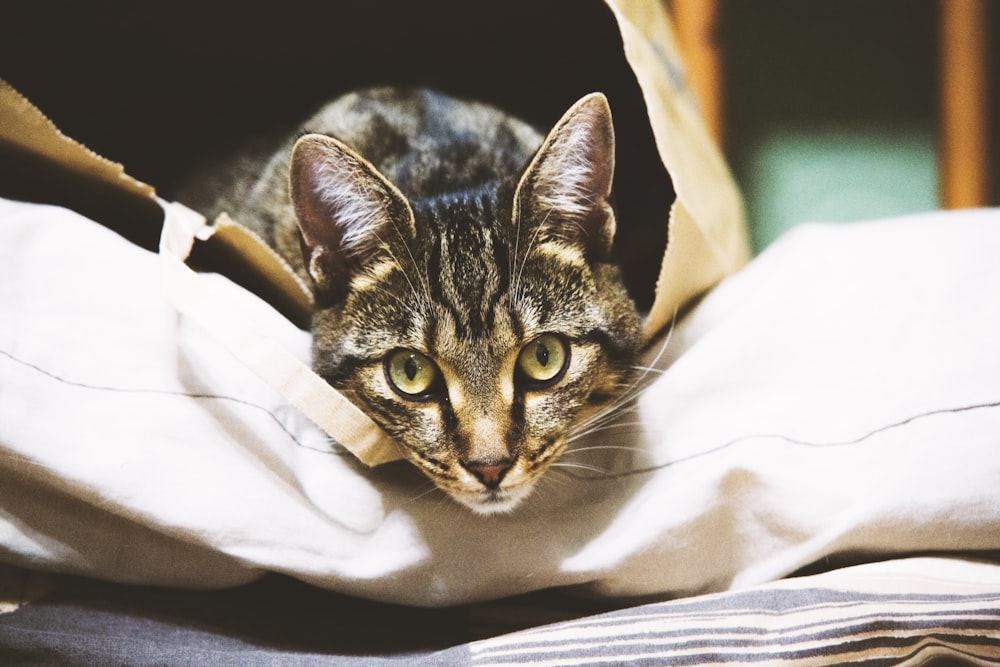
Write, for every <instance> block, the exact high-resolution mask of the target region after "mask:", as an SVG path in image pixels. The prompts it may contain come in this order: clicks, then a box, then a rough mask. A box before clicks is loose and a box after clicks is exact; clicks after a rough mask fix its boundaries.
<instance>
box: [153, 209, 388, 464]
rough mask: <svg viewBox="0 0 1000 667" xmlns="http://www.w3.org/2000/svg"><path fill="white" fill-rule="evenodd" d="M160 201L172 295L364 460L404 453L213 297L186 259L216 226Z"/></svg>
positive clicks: (165, 273) (165, 278)
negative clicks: (199, 241) (197, 241)
mask: <svg viewBox="0 0 1000 667" xmlns="http://www.w3.org/2000/svg"><path fill="white" fill-rule="evenodd" d="M160 204H161V205H162V207H163V210H164V221H163V231H162V233H161V236H160V266H161V271H162V282H163V287H164V291H165V294H166V297H167V299H168V301H169V302H170V303H171V304H173V306H174V307H175V308H176V309H177V310H178V311H179V312H181V313H183V314H184V315H185V316H187V317H190V318H191V319H192V320H194V321H195V322H197V323H198V324H199V325H201V326H202V327H203V328H204V329H205V330H207V331H208V332H209V333H210V334H211V335H212V336H214V337H215V338H216V339H217V340H218V341H219V342H220V343H222V344H223V345H224V346H225V347H226V348H227V349H228V350H229V351H230V352H231V353H232V354H233V356H235V357H236V358H237V359H239V360H240V361H241V362H242V363H243V364H244V365H245V366H246V367H247V368H249V369H250V370H251V371H253V372H254V373H256V374H257V376H258V377H260V378H261V379H262V380H263V381H264V382H265V383H267V384H268V385H269V386H270V387H271V388H272V389H274V390H275V391H277V392H278V393H279V394H281V395H282V396H284V397H285V398H286V399H287V400H288V402H289V403H291V404H292V405H293V406H295V407H296V408H297V409H298V410H299V411H301V412H302V413H303V414H304V415H305V416H306V417H308V418H309V419H311V420H312V421H313V422H314V423H315V424H316V425H317V426H319V427H320V428H322V429H323V430H324V431H325V432H326V433H327V434H328V435H329V436H330V437H332V438H334V439H335V440H336V441H337V442H338V443H340V444H341V445H343V446H344V447H345V448H346V449H347V450H348V451H350V452H351V453H352V454H354V455H355V456H356V457H357V458H358V459H359V460H360V461H361V462H362V463H364V464H366V465H369V466H376V465H379V464H382V463H388V462H390V461H396V460H398V459H401V458H403V457H402V453H401V452H400V449H399V446H398V445H397V444H396V443H395V442H394V441H393V440H392V439H391V438H389V436H388V435H386V434H385V432H384V431H382V430H381V429H380V428H379V427H378V426H377V425H376V424H375V422H373V421H372V420H371V419H370V418H369V417H368V415H366V414H365V413H364V412H362V411H361V410H360V409H359V408H358V407H357V406H355V405H354V404H353V403H351V402H350V401H349V400H347V398H345V397H344V395H343V394H341V393H340V392H338V391H337V390H336V389H334V388H333V387H331V386H330V385H329V384H327V382H326V381H325V380H323V378H321V377H320V376H319V375H317V374H316V373H314V372H313V371H312V369H310V368H309V367H308V366H306V365H305V364H303V363H302V362H301V361H300V360H299V359H298V358H296V357H295V356H294V355H292V354H291V353H290V352H289V351H288V350H286V349H285V348H284V347H282V346H281V345H279V344H278V343H277V342H275V341H274V340H272V339H270V338H268V337H267V336H265V335H264V334H262V333H261V332H259V331H255V330H254V329H253V328H251V327H249V326H247V325H246V321H247V318H246V317H244V316H242V314H241V313H240V312H239V309H237V308H234V307H233V305H232V304H230V303H227V302H225V301H223V300H221V299H214V298H212V294H211V292H210V290H208V289H205V287H204V285H203V283H202V277H201V276H200V275H199V274H198V273H196V272H195V271H194V270H193V269H191V267H189V266H188V265H187V263H186V260H187V258H188V257H189V256H190V254H191V250H192V249H193V248H194V245H195V241H196V240H203V241H204V240H206V239H208V238H209V237H211V235H212V233H213V228H212V226H211V225H209V224H208V223H207V222H206V220H205V218H204V216H202V215H201V214H199V213H196V212H195V211H192V210H191V209H189V208H187V207H186V206H184V205H182V204H178V203H176V202H164V201H161V202H160Z"/></svg>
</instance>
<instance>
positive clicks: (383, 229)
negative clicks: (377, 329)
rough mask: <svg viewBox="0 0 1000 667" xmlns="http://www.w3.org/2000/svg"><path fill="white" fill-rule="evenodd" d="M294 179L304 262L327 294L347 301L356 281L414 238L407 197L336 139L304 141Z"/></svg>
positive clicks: (294, 151)
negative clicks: (392, 244)
mask: <svg viewBox="0 0 1000 667" xmlns="http://www.w3.org/2000/svg"><path fill="white" fill-rule="evenodd" d="M289 179H290V183H289V185H290V188H289V189H290V192H291V197H292V205H293V207H294V208H295V215H296V217H297V218H298V223H299V229H300V231H301V233H302V255H303V259H304V260H305V265H306V269H307V271H308V272H309V275H310V276H311V277H312V279H313V281H314V282H315V284H316V287H317V289H318V290H320V292H321V293H324V294H326V295H328V296H334V297H335V296H338V295H342V294H343V293H344V291H345V290H346V289H347V285H348V284H349V282H350V278H351V275H352V274H353V273H354V272H355V271H357V270H358V269H359V268H360V267H362V266H364V265H365V263H366V262H367V261H369V260H370V259H371V258H372V256H373V255H375V254H376V253H378V252H380V251H382V250H383V249H384V247H385V245H386V243H388V242H389V241H390V240H392V239H393V237H394V235H395V234H398V233H408V234H410V235H412V233H413V217H412V213H411V210H410V206H409V204H408V203H407V201H406V198H405V197H404V196H403V194H402V193H400V192H399V190H397V189H396V187H395V186H394V185H393V184H392V183H390V182H389V181H388V180H386V178H385V177H384V176H383V175H382V174H380V173H379V171H378V170H377V169H376V168H375V167H374V166H372V164H371V163H369V162H368V161H367V160H365V159H364V158H363V157H361V156H360V155H358V153H356V152H355V151H354V150H353V149H351V148H350V147H348V146H347V145H346V144H343V143H341V142H340V141H337V140H336V139H333V138H331V137H328V136H325V135H321V134H307V135H305V136H303V137H302V138H300V139H299V140H298V141H297V142H296V143H295V147H294V148H293V149H292V158H291V170H290V174H289Z"/></svg>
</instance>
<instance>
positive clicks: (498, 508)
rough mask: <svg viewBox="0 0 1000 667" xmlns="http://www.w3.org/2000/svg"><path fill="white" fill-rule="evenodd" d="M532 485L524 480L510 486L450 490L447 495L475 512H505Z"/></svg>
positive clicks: (519, 499)
mask: <svg viewBox="0 0 1000 667" xmlns="http://www.w3.org/2000/svg"><path fill="white" fill-rule="evenodd" d="M533 486H534V485H533V484H531V483H528V482H525V483H523V484H519V485H517V486H514V487H510V488H499V489H482V490H479V491H465V492H455V491H450V492H449V495H451V497H452V498H454V499H455V500H457V501H458V502H460V503H461V504H463V505H465V506H466V507H468V508H469V509H471V510H472V511H473V512H475V513H476V514H482V515H489V514H507V513H509V512H512V511H513V510H514V508H515V507H517V506H518V505H519V504H521V501H522V500H524V499H525V498H527V497H528V495H529V494H530V493H531V489H532V487H533Z"/></svg>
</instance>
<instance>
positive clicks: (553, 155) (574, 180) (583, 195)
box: [514, 93, 615, 257]
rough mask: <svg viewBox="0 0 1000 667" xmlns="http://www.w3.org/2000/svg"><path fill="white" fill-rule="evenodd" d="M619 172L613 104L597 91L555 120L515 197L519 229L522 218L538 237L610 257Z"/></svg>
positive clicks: (516, 221)
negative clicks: (614, 191) (613, 189)
mask: <svg viewBox="0 0 1000 667" xmlns="http://www.w3.org/2000/svg"><path fill="white" fill-rule="evenodd" d="M614 172H615V133H614V126H613V125H612V122H611V109H610V107H609V106H608V101H607V98H605V97H604V95H602V94H601V93H592V94H590V95H587V96H586V97H583V98H582V99H580V100H579V101H578V102H577V103H576V104H574V105H573V106H572V107H570V109H569V111H567V112H566V113H565V114H564V115H563V117H562V118H561V119H560V120H559V122H558V123H556V125H555V127H554V128H552V131H551V132H549V135H548V137H546V139H545V141H544V142H543V143H542V147H541V148H539V149H538V152H537V153H536V154H535V157H534V158H533V159H532V161H531V164H530V165H529V166H528V168H527V170H525V172H524V175H523V176H522V177H521V181H520V183H518V186H517V192H516V194H515V200H514V201H515V215H516V216H518V219H516V220H515V224H518V225H519V234H523V233H524V232H525V231H526V230H524V229H521V228H520V225H521V223H528V224H529V226H530V224H531V223H532V222H533V223H534V225H536V226H535V229H534V231H531V232H530V233H531V234H532V237H533V238H537V239H540V240H544V239H550V240H551V239H555V240H559V241H562V242H566V243H570V244H572V245H574V246H577V247H580V248H581V249H583V250H584V251H586V252H588V254H590V253H593V254H596V255H597V256H599V257H606V256H607V255H608V254H609V253H610V251H611V244H612V241H613V240H614V235H615V218H614V213H613V211H612V208H611V201H610V198H611V185H612V181H613V179H614ZM537 225H542V227H541V228H540V229H539V228H538V227H537Z"/></svg>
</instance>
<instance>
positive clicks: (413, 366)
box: [403, 357, 420, 382]
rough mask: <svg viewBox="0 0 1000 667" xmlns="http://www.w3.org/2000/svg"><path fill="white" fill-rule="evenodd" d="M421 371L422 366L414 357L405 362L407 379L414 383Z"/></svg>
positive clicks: (404, 370)
mask: <svg viewBox="0 0 1000 667" xmlns="http://www.w3.org/2000/svg"><path fill="white" fill-rule="evenodd" d="M419 370H420V366H419V365H418V364H417V360H416V359H414V358H413V357H408V358H407V359H406V361H405V362H403V372H404V373H406V379H407V380H409V381H410V382H413V378H415V377H417V372H418V371H419Z"/></svg>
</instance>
